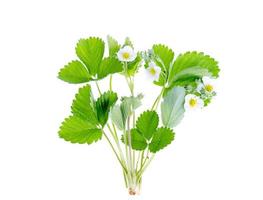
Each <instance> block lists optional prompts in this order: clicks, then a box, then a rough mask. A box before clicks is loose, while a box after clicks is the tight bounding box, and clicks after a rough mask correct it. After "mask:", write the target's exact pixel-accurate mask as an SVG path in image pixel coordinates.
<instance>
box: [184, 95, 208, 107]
mask: <svg viewBox="0 0 263 200" xmlns="http://www.w3.org/2000/svg"><path fill="white" fill-rule="evenodd" d="M203 107H204V101H203V100H202V99H201V98H200V97H198V96H196V95H194V94H188V95H186V96H185V102H184V108H185V110H198V109H201V108H203Z"/></svg>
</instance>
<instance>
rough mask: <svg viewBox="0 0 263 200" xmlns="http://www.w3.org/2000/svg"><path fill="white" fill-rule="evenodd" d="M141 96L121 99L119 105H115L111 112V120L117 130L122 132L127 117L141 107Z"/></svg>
mask: <svg viewBox="0 0 263 200" xmlns="http://www.w3.org/2000/svg"><path fill="white" fill-rule="evenodd" d="M142 98H143V96H142V94H139V95H138V96H136V97H132V96H131V97H122V98H121V101H122V103H121V105H115V106H114V107H113V108H112V110H111V120H112V122H113V123H114V124H115V125H116V126H117V128H118V129H120V130H124V128H125V123H126V120H127V117H128V116H129V115H131V114H132V111H133V110H135V109H137V108H138V107H139V106H141V99H142Z"/></svg>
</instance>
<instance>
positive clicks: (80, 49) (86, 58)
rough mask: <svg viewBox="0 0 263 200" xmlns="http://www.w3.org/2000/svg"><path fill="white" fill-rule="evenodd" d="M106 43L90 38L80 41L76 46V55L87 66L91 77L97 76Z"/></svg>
mask: <svg viewBox="0 0 263 200" xmlns="http://www.w3.org/2000/svg"><path fill="white" fill-rule="evenodd" d="M104 46H105V45H104V42H103V40H102V39H100V38H96V37H90V38H88V39H80V40H79V42H78V43H77V46H76V54H77V56H78V57H79V59H80V60H81V61H82V62H83V63H84V64H85V65H86V67H87V68H88V70H89V73H90V74H91V75H95V74H96V73H97V71H98V69H99V65H100V63H101V61H102V57H103V54H104Z"/></svg>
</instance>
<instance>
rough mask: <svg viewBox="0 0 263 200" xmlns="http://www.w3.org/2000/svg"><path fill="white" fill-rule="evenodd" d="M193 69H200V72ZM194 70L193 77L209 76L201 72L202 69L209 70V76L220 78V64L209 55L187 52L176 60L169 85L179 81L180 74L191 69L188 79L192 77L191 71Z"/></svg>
mask: <svg viewBox="0 0 263 200" xmlns="http://www.w3.org/2000/svg"><path fill="white" fill-rule="evenodd" d="M193 67H198V68H196V69H199V72H198V73H197V72H196V69H195V70H194V68H193ZM190 68H191V70H193V71H192V72H193V74H192V76H193V77H196V74H198V77H200V76H201V75H202V73H204V74H205V75H207V72H205V71H203V72H200V68H202V69H204V70H208V73H209V75H211V76H213V77H218V73H219V68H218V63H217V61H215V60H214V59H213V58H211V57H210V56H208V55H204V53H199V52H196V51H193V52H186V53H184V54H181V55H179V56H178V57H177V58H176V60H175V61H174V64H173V66H172V69H171V72H170V75H169V79H168V82H169V85H172V84H173V82H174V81H176V79H177V80H178V74H179V75H180V73H185V70H187V69H189V70H188V71H187V73H188V78H189V77H190V75H191V70H190ZM183 71H184V72H183Z"/></svg>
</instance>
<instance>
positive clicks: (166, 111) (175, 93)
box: [161, 87, 185, 128]
mask: <svg viewBox="0 0 263 200" xmlns="http://www.w3.org/2000/svg"><path fill="white" fill-rule="evenodd" d="M184 97H185V89H184V88H183V87H174V88H173V89H172V90H170V91H169V92H168V93H167V94H166V96H165V97H164V99H163V102H162V103H161V114H162V122H163V125H164V126H166V127H169V128H173V127H175V126H176V125H177V124H178V123H179V122H180V121H181V119H182V118H183V115H184Z"/></svg>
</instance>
